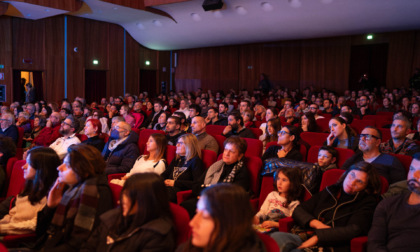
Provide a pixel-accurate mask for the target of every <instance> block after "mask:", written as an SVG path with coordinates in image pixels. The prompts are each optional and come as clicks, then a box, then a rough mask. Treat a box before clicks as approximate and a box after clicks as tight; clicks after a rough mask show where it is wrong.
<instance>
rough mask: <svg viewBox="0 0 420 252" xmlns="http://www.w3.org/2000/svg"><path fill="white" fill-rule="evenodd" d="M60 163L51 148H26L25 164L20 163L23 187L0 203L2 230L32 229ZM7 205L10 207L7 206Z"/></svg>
mask: <svg viewBox="0 0 420 252" xmlns="http://www.w3.org/2000/svg"><path fill="white" fill-rule="evenodd" d="M59 165H60V159H59V158H58V156H57V154H56V152H55V151H54V150H53V149H51V148H46V147H35V148H33V149H31V150H29V151H28V154H27V158H26V164H25V165H24V166H23V167H22V169H23V170H24V174H23V177H24V178H25V180H26V182H25V187H24V189H23V191H22V192H21V193H20V194H19V195H17V197H12V196H11V197H9V198H7V199H6V200H4V201H3V202H2V203H1V205H0V218H1V220H0V233H1V234H25V233H31V232H34V231H35V227H36V219H37V213H38V211H40V210H42V208H43V207H44V206H45V204H46V203H47V195H48V192H49V190H50V188H51V186H52V185H53V184H54V182H55V180H56V178H57V167H58V166H59ZM10 182H11V183H13V181H10ZM10 206H13V207H12V208H11V209H10V210H9V208H10Z"/></svg>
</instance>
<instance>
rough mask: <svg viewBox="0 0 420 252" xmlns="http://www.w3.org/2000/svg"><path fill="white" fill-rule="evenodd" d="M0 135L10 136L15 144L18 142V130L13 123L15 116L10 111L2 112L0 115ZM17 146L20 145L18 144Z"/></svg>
mask: <svg viewBox="0 0 420 252" xmlns="http://www.w3.org/2000/svg"><path fill="white" fill-rule="evenodd" d="M0 135H3V136H6V137H10V138H12V139H13V142H15V144H17V142H18V138H19V131H18V128H17V127H16V125H15V117H14V115H13V114H12V113H10V112H4V113H3V114H2V115H1V128H0ZM18 147H22V146H18Z"/></svg>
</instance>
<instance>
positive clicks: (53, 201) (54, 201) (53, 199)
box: [47, 178, 65, 208]
mask: <svg viewBox="0 0 420 252" xmlns="http://www.w3.org/2000/svg"><path fill="white" fill-rule="evenodd" d="M64 186H65V184H64V183H62V182H60V178H57V180H56V181H55V183H54V185H53V187H52V188H51V190H50V192H49V193H48V198H47V205H48V207H50V208H55V207H56V206H58V204H60V201H61V198H63V190H64Z"/></svg>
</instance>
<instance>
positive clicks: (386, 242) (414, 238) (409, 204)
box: [368, 153, 420, 251]
mask: <svg viewBox="0 0 420 252" xmlns="http://www.w3.org/2000/svg"><path fill="white" fill-rule="evenodd" d="M404 182H405V183H404V184H405V186H406V188H408V190H405V191H402V192H400V193H398V194H396V195H394V196H393V197H390V198H386V199H384V200H382V201H381V202H380V203H379V205H378V206H377V207H376V210H375V214H374V216H373V222H372V227H371V229H370V231H369V235H368V251H418V249H419V248H420V239H418V237H419V236H420V229H419V223H420V153H416V154H415V155H414V156H413V161H412V162H411V165H410V170H409V172H408V175H407V180H405V181H404Z"/></svg>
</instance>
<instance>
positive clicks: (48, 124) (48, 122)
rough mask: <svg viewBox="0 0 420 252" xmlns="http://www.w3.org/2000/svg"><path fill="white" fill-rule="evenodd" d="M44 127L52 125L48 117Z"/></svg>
mask: <svg viewBox="0 0 420 252" xmlns="http://www.w3.org/2000/svg"><path fill="white" fill-rule="evenodd" d="M45 127H47V128H51V127H52V123H51V121H50V119H48V120H47V124H46V125H45Z"/></svg>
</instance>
